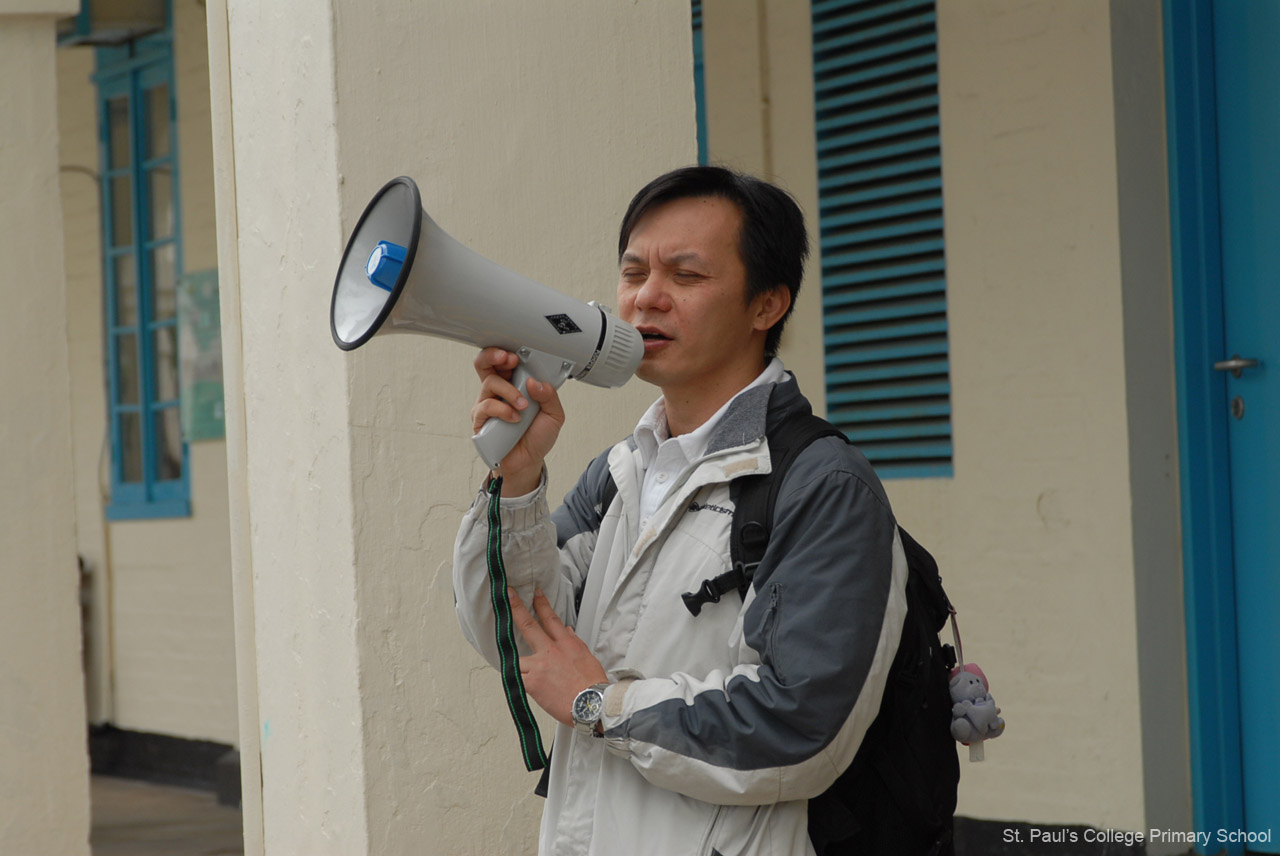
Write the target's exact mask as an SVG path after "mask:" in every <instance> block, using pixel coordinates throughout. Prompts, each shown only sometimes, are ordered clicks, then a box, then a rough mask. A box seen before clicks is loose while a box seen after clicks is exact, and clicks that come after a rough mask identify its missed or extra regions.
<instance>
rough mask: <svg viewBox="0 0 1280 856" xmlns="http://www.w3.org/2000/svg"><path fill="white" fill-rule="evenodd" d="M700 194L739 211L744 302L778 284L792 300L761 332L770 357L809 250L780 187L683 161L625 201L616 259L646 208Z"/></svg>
mask: <svg viewBox="0 0 1280 856" xmlns="http://www.w3.org/2000/svg"><path fill="white" fill-rule="evenodd" d="M703 196H710V197H716V198H719V199H725V200H728V201H729V202H731V203H733V205H734V206H735V207H736V208H737V209H738V212H739V213H740V214H741V215H742V229H741V232H740V234H739V235H738V256H739V257H740V258H741V259H742V264H743V267H745V268H746V271H747V293H746V300H747V302H748V303H750V302H751V301H752V300H754V299H755V298H756V297H757V296H759V295H761V294H766V293H768V292H770V291H772V290H773V289H775V288H777V287H778V286H780V285H785V286H786V287H787V289H788V290H789V291H790V292H791V305H790V306H788V307H787V311H786V312H785V313H784V314H783V316H782V317H781V318H779V319H778V321H777V323H775V324H774V325H773V326H772V327H770V328H769V331H768V333H767V334H766V336H765V342H764V355H765V357H766V358H770V357H773V356H774V355H775V354H776V353H777V352H778V341H779V340H780V339H781V338H782V328H783V325H785V324H786V323H787V318H789V317H790V316H791V310H793V309H795V307H796V295H797V294H798V293H799V292H800V280H801V279H802V278H803V277H804V263H805V259H806V258H808V256H809V235H808V233H807V232H806V231H805V227H804V214H803V213H802V212H801V211H800V206H799V205H797V204H796V201H795V200H794V199H793V198H792V197H791V195H790V194H788V193H787V192H786V191H785V190H782V189H781V188H779V187H776V186H774V185H772V184H770V183H769V182H767V181H763V180H761V179H759V178H756V177H754V176H750V175H744V174H743V173H740V172H734V171H733V170H730V169H725V168H724V167H719V166H687V167H681V168H680V169H675V170H672V171H671V172H668V173H665V174H664V175H660V176H658V177H657V178H655V179H654V180H653V181H651V182H649V183H648V184H646V185H645V186H644V187H642V188H641V189H640V192H639V193H637V194H636V195H635V196H634V197H633V198H632V199H631V204H630V205H628V206H627V213H626V214H625V215H624V216H623V218H622V228H621V230H620V232H619V235H618V261H619V263H621V261H622V254H623V253H625V252H626V250H627V244H628V242H630V240H631V232H632V230H634V229H635V227H636V224H637V223H639V222H640V219H641V218H642V217H644V215H645V214H647V213H649V212H650V211H652V210H653V209H654V208H656V207H657V206H659V205H662V204H664V203H666V202H673V201H675V200H677V199H688V198H693V197H703Z"/></svg>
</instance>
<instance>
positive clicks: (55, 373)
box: [0, 0, 89, 856]
mask: <svg viewBox="0 0 1280 856" xmlns="http://www.w3.org/2000/svg"><path fill="white" fill-rule="evenodd" d="M75 6H76V4H75V3H70V2H67V1H66V0H61V2H39V0H23V1H22V2H18V0H5V2H0V117H3V119H2V120H0V187H3V188H4V194H3V198H2V199H0V259H3V260H4V262H3V264H0V305H2V306H3V307H4V313H3V314H4V318H5V319H6V321H5V325H4V326H5V329H4V332H3V334H2V335H0V402H3V403H0V448H3V453H0V651H2V652H3V654H0V687H3V688H4V689H3V691H2V692H0V758H3V759H4V763H2V764H0V805H3V806H4V810H3V816H2V817H0V853H29V854H35V855H36V856H40V854H50V856H52V854H72V856H75V854H87V853H88V852H89V843H88V841H89V784H88V767H89V764H88V756H87V753H86V749H85V702H84V672H83V668H82V666H81V662H80V651H81V647H80V599H79V571H78V568H77V564H76V543H75V513H74V507H75V506H74V501H73V493H72V471H71V399H70V375H69V371H68V367H67V366H68V357H67V309H66V276H65V269H64V264H63V236H62V203H61V198H60V196H59V192H58V117H57V104H58V100H57V80H56V68H55V62H54V50H55V38H54V22H55V20H56V19H55V15H58V14H70V13H72V12H74V11H75Z"/></svg>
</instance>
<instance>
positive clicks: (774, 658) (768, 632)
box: [762, 583, 787, 685]
mask: <svg viewBox="0 0 1280 856" xmlns="http://www.w3.org/2000/svg"><path fill="white" fill-rule="evenodd" d="M781 623H782V586H781V585H779V584H777V583H775V584H774V585H772V586H770V587H769V606H768V608H767V609H766V610H765V614H764V633H763V634H762V635H763V637H764V657H763V660H764V662H766V663H768V664H769V666H770V668H772V669H773V674H774V676H775V677H776V678H777V679H778V683H780V684H783V685H785V684H786V683H787V673H786V670H785V669H783V667H782V659H781V658H780V657H779V656H778V654H779V651H778V639H777V636H778V626H779V625H780V624H781Z"/></svg>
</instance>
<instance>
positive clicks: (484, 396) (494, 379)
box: [471, 351, 529, 432]
mask: <svg viewBox="0 0 1280 856" xmlns="http://www.w3.org/2000/svg"><path fill="white" fill-rule="evenodd" d="M503 353H506V352H505V351H504V352H503ZM528 406H529V401H528V399H526V398H525V397H524V396H523V395H521V394H520V390H518V389H517V388H516V387H515V385H514V384H512V383H511V381H510V380H509V379H507V378H505V377H503V376H502V375H500V374H497V373H490V374H488V375H485V376H484V380H483V381H482V382H481V383H480V397H479V398H477V399H476V403H475V405H474V406H472V408H471V428H472V431H473V432H475V431H479V430H480V426H481V425H483V424H484V423H485V422H487V421H488V420H490V419H501V420H502V421H504V422H519V421H520V411H522V410H524V409H525V408H527V407H528Z"/></svg>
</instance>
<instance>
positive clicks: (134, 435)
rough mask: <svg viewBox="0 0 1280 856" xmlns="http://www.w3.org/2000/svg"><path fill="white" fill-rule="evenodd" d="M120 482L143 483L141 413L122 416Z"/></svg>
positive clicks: (123, 414)
mask: <svg viewBox="0 0 1280 856" xmlns="http://www.w3.org/2000/svg"><path fill="white" fill-rule="evenodd" d="M120 480H121V481H127V482H140V481H142V418H141V414H139V413H121V414H120Z"/></svg>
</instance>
